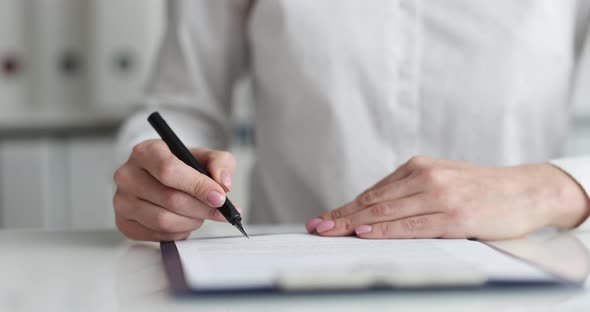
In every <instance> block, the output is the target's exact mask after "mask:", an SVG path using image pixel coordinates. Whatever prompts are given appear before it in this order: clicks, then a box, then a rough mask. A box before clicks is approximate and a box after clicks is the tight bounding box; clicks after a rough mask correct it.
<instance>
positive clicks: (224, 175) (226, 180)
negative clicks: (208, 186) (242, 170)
mask: <svg viewBox="0 0 590 312" xmlns="http://www.w3.org/2000/svg"><path fill="white" fill-rule="evenodd" d="M231 182H232V181H231V174H229V173H228V172H227V171H225V170H223V171H221V183H223V185H225V186H226V187H227V189H228V190H229V189H230V188H231Z"/></svg>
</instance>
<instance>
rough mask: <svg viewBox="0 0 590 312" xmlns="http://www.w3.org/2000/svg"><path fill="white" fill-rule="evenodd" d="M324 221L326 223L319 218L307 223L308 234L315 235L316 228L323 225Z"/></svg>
mask: <svg viewBox="0 0 590 312" xmlns="http://www.w3.org/2000/svg"><path fill="white" fill-rule="evenodd" d="M322 221H324V219H322V218H317V217H316V218H313V219H311V220H309V221H307V223H306V224H305V228H306V229H307V232H308V233H313V232H314V231H315V228H316V227H317V226H318V224H320V223H322Z"/></svg>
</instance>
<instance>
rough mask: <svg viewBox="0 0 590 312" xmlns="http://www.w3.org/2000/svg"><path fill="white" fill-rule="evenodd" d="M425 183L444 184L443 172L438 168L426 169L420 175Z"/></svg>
mask: <svg viewBox="0 0 590 312" xmlns="http://www.w3.org/2000/svg"><path fill="white" fill-rule="evenodd" d="M420 175H421V176H422V179H423V180H424V182H425V183H428V184H434V185H439V184H441V183H442V182H443V172H442V170H441V169H438V168H426V169H423V170H422V172H421V173H420Z"/></svg>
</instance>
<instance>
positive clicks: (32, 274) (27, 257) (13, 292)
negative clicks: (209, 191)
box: [0, 226, 590, 312]
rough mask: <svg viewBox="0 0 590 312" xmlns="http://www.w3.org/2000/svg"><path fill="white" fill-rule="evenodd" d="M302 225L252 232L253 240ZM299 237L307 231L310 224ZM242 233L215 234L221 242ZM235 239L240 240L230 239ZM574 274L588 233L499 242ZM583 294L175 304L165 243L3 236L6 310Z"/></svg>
mask: <svg viewBox="0 0 590 312" xmlns="http://www.w3.org/2000/svg"><path fill="white" fill-rule="evenodd" d="M293 229H294V227H292V226H291V227H248V231H249V232H250V233H256V232H288V231H293ZM295 229H297V230H301V229H302V226H298V227H296V228H295ZM227 230H229V231H234V229H232V228H229V227H227V228H226V227H224V228H222V229H219V228H218V227H216V228H213V230H211V229H209V230H208V231H207V233H208V235H223V234H224V233H228V232H227ZM231 233H233V232H231ZM496 245H498V246H499V247H501V248H506V249H508V250H509V251H510V252H513V253H517V254H519V255H521V256H524V257H532V258H534V259H536V260H537V261H539V262H542V263H544V264H545V265H546V266H548V267H551V268H555V269H561V270H565V271H567V272H569V273H571V274H574V275H575V274H581V275H584V276H585V275H587V273H588V271H589V267H590V256H589V252H588V250H587V249H586V247H584V246H590V233H588V232H586V233H583V232H579V233H575V232H572V233H567V234H564V233H541V234H538V235H536V236H533V237H529V238H526V239H520V240H515V241H507V242H498V243H496ZM586 285H587V287H586V288H582V289H555V288H552V289H547V288H545V289H540V288H537V289H527V288H522V289H521V288H516V289H515V288H512V289H490V290H477V291H476V290H473V291H444V292H440V291H439V292H435V291H425V292H414V293H407V292H406V293H395V292H391V293H364V294H357V295H350V294H347V295H315V296H302V295H300V296H289V297H286V296H278V297H277V296H270V295H266V296H261V295H258V296H249V297H248V296H240V297H235V296H225V297H211V298H177V297H174V296H173V295H171V293H170V292H169V290H168V288H167V280H166V276H165V274H164V271H163V266H162V260H161V255H160V251H159V245H158V244H157V243H136V242H131V241H128V240H127V239H125V238H124V237H123V236H122V235H120V234H119V233H118V232H116V231H115V230H112V231H107V230H104V231H73V230H68V231H65V230H64V231H55V230H46V231H42V230H0V310H1V311H60V312H62V311H167V312H171V311H220V312H221V311H306V312H307V311H326V310H334V311H370V310H375V311H430V310H432V311H437V312H440V311H454V312H456V311H590V282H589V283H586Z"/></svg>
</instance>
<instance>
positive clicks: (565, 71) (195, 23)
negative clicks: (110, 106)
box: [118, 0, 590, 227]
mask: <svg viewBox="0 0 590 312" xmlns="http://www.w3.org/2000/svg"><path fill="white" fill-rule="evenodd" d="M589 4H590V1H580V2H577V1H575V0H571V1H569V0H560V1H554V0H521V1H513V0H502V1H487V0H445V1H416V0H408V1H403V0H400V1H390V0H367V1H358V0H322V1H317V0H296V1H294V0H293V1H291V0H258V1H247V0H215V1H193V0H176V1H169V6H168V9H169V12H168V22H167V31H166V34H165V38H164V40H163V43H162V46H161V50H160V53H159V57H158V60H157V64H156V66H155V67H154V70H153V76H152V79H151V80H150V82H149V84H148V86H147V89H146V96H145V98H144V100H143V101H142V103H143V104H142V108H140V109H139V110H138V112H137V113H136V114H135V115H134V116H133V117H131V118H130V119H129V120H128V121H127V122H126V123H125V125H124V127H123V129H122V130H121V133H120V137H119V144H118V154H119V157H120V159H121V160H123V159H126V158H127V157H128V155H129V153H130V150H131V148H132V146H133V145H135V144H136V143H138V142H140V141H143V140H145V139H148V138H156V137H157V135H156V133H155V132H154V131H153V130H152V129H151V128H150V126H149V124H148V123H147V122H146V121H145V118H146V116H147V114H148V113H149V112H151V111H152V110H154V109H158V110H160V112H161V113H162V114H163V116H165V118H166V119H167V120H168V121H169V123H170V124H172V125H173V127H174V129H176V130H177V131H178V132H179V136H180V137H181V139H182V140H183V141H185V143H186V144H187V145H189V146H207V147H211V148H218V149H225V148H227V145H228V142H229V139H230V127H229V119H230V115H231V111H230V110H231V109H230V107H231V105H230V100H231V99H230V95H231V89H232V87H233V84H234V82H235V81H236V79H237V78H238V77H239V76H240V75H242V74H244V73H248V74H249V75H251V77H252V81H253V90H254V97H255V115H256V117H255V126H256V142H257V146H256V160H257V163H256V165H255V168H254V172H253V177H252V182H253V183H252V193H251V194H252V195H251V197H252V199H253V202H252V203H251V204H250V210H251V211H250V213H251V215H250V220H252V221H253V222H259V223H271V222H303V221H305V220H307V219H308V218H310V217H313V216H316V215H318V214H320V213H322V212H323V211H326V210H329V209H332V208H336V207H338V206H340V205H342V204H344V203H345V202H348V201H350V200H351V199H353V198H354V197H355V196H356V195H358V194H359V193H360V192H361V191H363V190H365V189H366V188H368V187H369V186H371V185H372V184H373V183H375V182H376V181H378V180H380V179H381V178H383V177H384V176H385V175H387V174H388V173H390V172H392V171H393V170H394V169H396V168H397V166H399V165H400V164H402V163H403V162H405V161H406V160H407V159H408V158H410V157H411V156H412V155H417V154H422V155H428V156H432V157H440V158H448V159H456V160H464V161H468V162H473V163H477V164H481V165H514V164H520V163H528V162H546V161H551V162H552V163H553V164H555V165H557V166H559V167H561V168H562V169H563V170H565V171H566V172H568V173H569V174H570V175H571V176H573V177H574V178H575V179H576V180H577V181H578V182H579V184H580V185H581V186H582V187H583V188H584V189H585V190H586V191H588V190H590V157H575V158H563V157H564V155H563V154H562V153H563V151H564V143H565V141H566V137H567V136H568V130H569V125H570V119H571V114H570V108H571V104H572V101H573V100H572V99H573V98H575V95H576V94H577V93H578V91H577V90H579V89H580V88H581V87H582V86H580V85H577V83H576V81H578V79H577V78H576V77H579V76H580V75H584V73H585V72H588V70H590V66H587V65H585V64H586V63H588V62H589V61H588V60H586V58H588V55H589V53H590V52H589V51H588V49H590V46H588V47H586V45H587V44H588V42H590V40H587V37H588V25H587V24H588V11H589V10H588V8H587V7H588V6H589ZM585 67H588V68H585ZM583 226H585V227H590V222H586V223H585V225H583Z"/></svg>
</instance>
